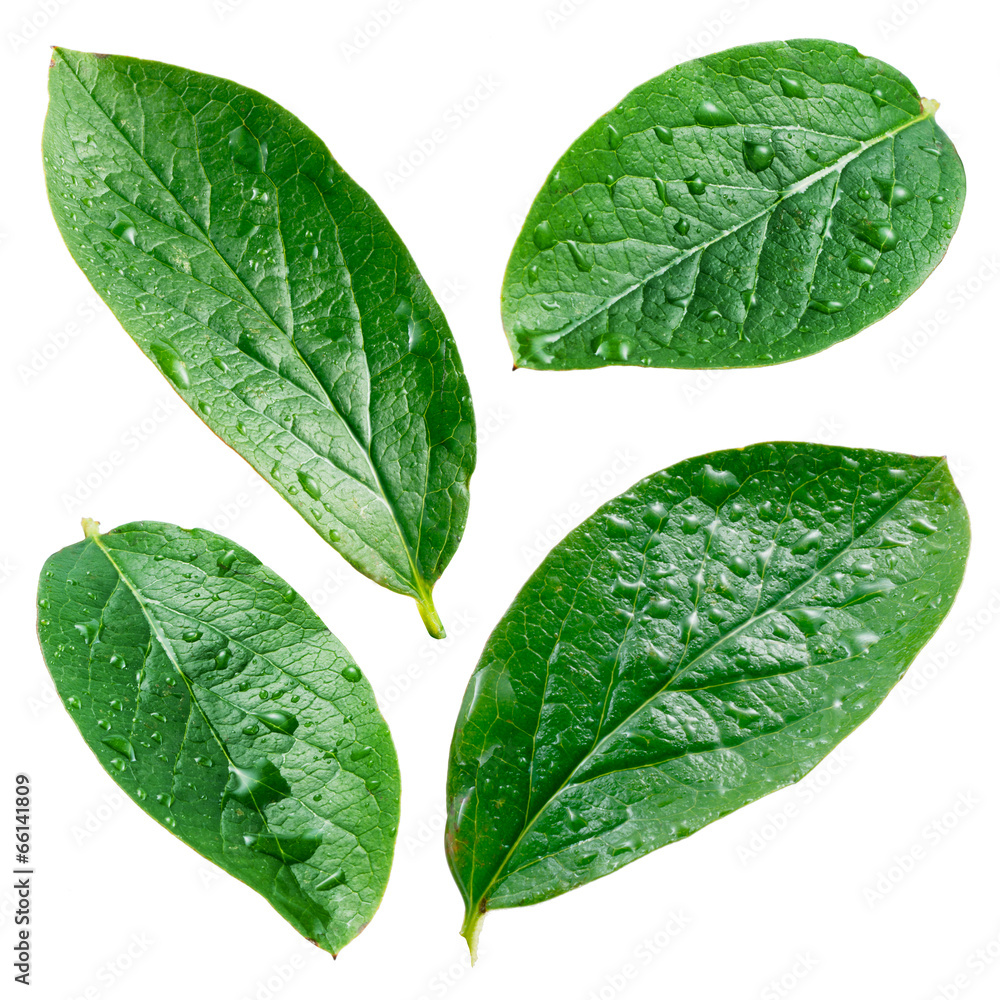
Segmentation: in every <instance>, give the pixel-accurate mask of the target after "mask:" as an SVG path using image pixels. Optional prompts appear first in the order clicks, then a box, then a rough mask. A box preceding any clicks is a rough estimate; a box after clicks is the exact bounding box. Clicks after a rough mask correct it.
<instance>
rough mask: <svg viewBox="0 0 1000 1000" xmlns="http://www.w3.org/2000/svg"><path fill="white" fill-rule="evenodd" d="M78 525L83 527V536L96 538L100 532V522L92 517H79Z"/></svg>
mask: <svg viewBox="0 0 1000 1000" xmlns="http://www.w3.org/2000/svg"><path fill="white" fill-rule="evenodd" d="M80 527H82V528H83V537H84V538H97V536H98V535H100V533H101V522H100V521H95V520H94V519H93V518H92V517H84V518H81V519H80Z"/></svg>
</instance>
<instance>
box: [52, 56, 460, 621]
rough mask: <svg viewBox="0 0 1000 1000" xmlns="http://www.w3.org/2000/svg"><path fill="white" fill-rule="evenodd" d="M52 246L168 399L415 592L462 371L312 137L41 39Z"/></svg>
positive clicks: (355, 195) (208, 87)
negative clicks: (139, 353) (55, 233)
mask: <svg viewBox="0 0 1000 1000" xmlns="http://www.w3.org/2000/svg"><path fill="white" fill-rule="evenodd" d="M49 93H50V104H49V113H48V116H47V117H46V121H45V134H44V140H43V151H44V155H45V176H46V182H47V185H48V192H49V201H50V203H51V206H52V211H53V214H54V215H55V218H56V222H57V223H58V225H59V229H60V231H61V233H62V236H63V239H64V240H65V241H66V245H67V246H68V247H69V250H70V253H71V254H72V255H73V258H74V260H76V262H77V264H79V266H80V267H81V269H82V270H83V272H84V273H85V274H86V276H87V278H88V279H89V280H90V282H91V284H92V285H93V286H94V288H95V289H96V291H97V292H98V294H99V295H100V296H101V297H102V298H103V299H104V301H105V302H107V304H108V305H109V306H110V307H111V310H112V311H113V312H114V314H115V316H116V317H117V318H118V320H119V321H120V322H121V324H122V326H124V327H125V330H126V331H127V332H128V334H129V335H130V336H131V337H132V339H133V340H134V341H135V342H136V343H137V344H138V345H139V347H141V348H142V350H143V351H144V352H145V353H146V355H147V356H148V357H149V358H150V359H151V360H152V361H153V362H154V363H155V364H156V365H157V367H158V368H159V369H160V371H161V372H163V374H164V375H165V376H166V377H167V378H168V379H169V380H170V382H171V384H172V385H173V387H174V388H175V389H176V390H177V392H178V393H179V394H180V396H181V397H182V398H183V399H184V401H185V402H186V403H187V404H188V405H189V406H190V407H191V408H192V409H193V410H194V411H195V413H196V414H197V415H198V416H199V417H200V418H201V419H202V420H203V421H204V422H205V423H206V424H207V425H208V426H209V427H210V428H211V429H212V430H213V431H214V432H215V433H216V434H217V435H218V436H219V437H220V438H221V439H222V440H223V441H225V442H226V444H228V445H229V446H230V447H231V448H233V449H235V450H236V451H237V452H238V453H239V454H240V455H242V456H243V458H245V459H246V460H247V461H248V462H249V463H250V464H251V465H252V466H253V467H254V468H255V469H256V470H257V471H258V472H259V473H260V474H261V476H263V477H264V479H266V480H267V482H268V483H270V485H271V486H273V487H274V488H275V489H276V490H277V491H278V492H279V493H280V494H281V496H282V497H284V498H285V500H287V501H288V502H289V503H290V504H291V505H292V506H293V507H294V508H295V509H296V510H297V511H298V512H299V513H300V514H301V515H302V517H304V518H305V519H306V521H308V523H309V524H310V525H312V527H313V528H315V529H316V531H318V532H319V534H320V535H321V536H322V537H323V539H324V540H325V541H326V542H328V543H329V544H331V545H333V547H334V548H335V549H337V551H338V552H340V553H341V554H342V555H343V556H344V557H345V558H346V559H347V560H348V561H349V562H350V563H351V564H352V565H353V566H354V567H355V568H357V569H358V570H360V571H361V572H362V573H364V574H365V575H366V576H369V577H371V579H373V580H375V581H376V582H377V583H380V584H382V585H383V586H385V587H388V588H390V589H391V590H395V591H397V592H399V593H401V594H408V595H410V596H411V597H414V598H415V599H416V600H417V602H418V604H419V607H420V611H421V615H422V616H423V618H424V621H425V623H426V624H427V627H428V630H429V631H430V632H431V633H432V634H434V635H437V636H438V637H440V636H441V635H443V629H442V626H441V622H440V619H439V618H438V616H437V612H436V611H435V610H434V605H433V602H432V600H431V590H432V588H433V586H434V583H435V581H436V580H437V579H438V577H440V575H441V573H442V572H443V571H444V568H445V567H446V566H447V565H448V562H449V560H450V559H451V557H452V555H454V552H455V550H456V548H457V547H458V543H459V540H460V539H461V536H462V531H463V529H464V526H465V519H466V514H467V511H468V503H469V477H470V476H471V475H472V470H473V467H474V465H475V426H474V419H473V414H472V402H471V399H470V396H469V388H468V384H467V383H466V380H465V375H464V373H463V371H462V364H461V360H460V358H459V356H458V350H457V348H456V346H455V342H454V340H453V339H452V336H451V332H450V330H449V329H448V324H447V322H446V320H445V318H444V315H443V314H442V312H441V309H440V308H439V306H438V304H437V302H436V301H435V300H434V296H433V295H432V294H431V292H430V290H429V289H428V287H427V285H426V283H425V282H424V279H423V278H422V277H421V275H420V272H419V271H418V270H417V267H416V264H414V262H413V259H412V257H411V256H410V254H409V253H408V251H407V249H406V247H405V246H404V245H403V242H402V240H400V238H399V236H398V235H397V234H396V232H395V231H394V230H393V228H392V227H391V226H390V225H389V222H388V220H387V219H386V218H385V216H384V215H383V214H382V213H381V211H379V209H378V206H377V205H376V204H375V203H374V202H373V201H372V199H371V197H369V195H368V194H367V193H366V192H365V191H363V190H362V189H361V188H360V187H359V186H358V185H357V184H356V183H355V182H354V181H353V180H352V179H351V178H350V177H349V176H348V175H347V174H346V173H345V172H344V170H343V169H342V168H341V167H340V165H339V164H338V163H337V162H336V160H334V159H333V157H332V156H331V154H330V151H329V150H328V149H327V148H326V146H325V145H324V144H323V142H322V140H320V138H319V137H318V136H317V135H315V134H314V133H313V132H312V131H310V130H309V129H308V128H306V126H305V125H303V124H302V122H300V121H299V120H298V119H297V118H295V117H294V116H293V115H291V114H290V113H289V112H288V111H286V110H285V109H284V108H282V107H281V106H280V105H278V104H276V103H275V102H274V101H272V100H270V99H269V98H267V97H265V96H264V95H263V94H259V93H257V92H255V91H252V90H249V89H247V88H246V87H241V86H239V85H238V84H236V83H232V82H231V81H229V80H222V79H220V78H218V77H214V76H207V75H205V74H203V73H195V72H193V71H191V70H186V69H182V68H180V67H178V66H169V65H166V64H164V63H156V62H147V61H144V60H139V59H130V58H126V57H123V56H100V57H98V56H95V55H92V54H87V53H83V52H73V51H70V50H66V49H56V50H55V53H54V55H53V63H52V69H51V71H50V74H49Z"/></svg>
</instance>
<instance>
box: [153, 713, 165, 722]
mask: <svg viewBox="0 0 1000 1000" xmlns="http://www.w3.org/2000/svg"><path fill="white" fill-rule="evenodd" d="M149 717H150V718H151V719H156V721H157V722H166V721H167V717H166V716H165V715H164V714H163V713H162V712H150V713H149Z"/></svg>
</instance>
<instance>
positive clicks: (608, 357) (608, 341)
mask: <svg viewBox="0 0 1000 1000" xmlns="http://www.w3.org/2000/svg"><path fill="white" fill-rule="evenodd" d="M633 346H634V345H633V344H632V341H631V340H629V339H628V338H627V337H604V338H603V339H602V340H601V342H600V343H599V344H598V345H597V349H596V350H595V351H594V353H595V354H596V355H597V356H598V357H599V358H604V360H605V361H609V362H612V363H613V362H619V363H621V362H625V361H628V358H629V354H630V353H631V351H632V348H633Z"/></svg>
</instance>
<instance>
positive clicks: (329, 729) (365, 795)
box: [38, 521, 399, 954]
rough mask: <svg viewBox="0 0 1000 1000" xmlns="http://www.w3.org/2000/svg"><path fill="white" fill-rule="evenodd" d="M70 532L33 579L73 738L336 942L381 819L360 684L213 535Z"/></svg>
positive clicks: (380, 776)
mask: <svg viewBox="0 0 1000 1000" xmlns="http://www.w3.org/2000/svg"><path fill="white" fill-rule="evenodd" d="M85 527H87V532H88V534H87V538H86V539H85V540H84V541H82V542H78V543H77V544H75V545H71V546H69V547H68V548H65V549H63V550H62V551H60V552H57V553H56V554H55V555H53V556H52V557H51V558H50V559H49V560H48V561H47V562H46V564H45V568H44V570H43V571H42V576H41V581H40V584H39V589H38V619H39V621H38V630H39V637H40V641H41V646H42V652H43V653H44V656H45V662H46V664H47V665H48V668H49V670H50V672H51V674H52V678H53V680H54V681H55V685H56V689H57V691H58V692H59V696H60V698H61V699H62V701H63V703H64V704H65V706H66V708H67V709H68V710H69V712H70V715H71V716H72V718H73V721H74V722H75V723H76V725H77V726H78V728H79V730H80V733H81V734H82V736H83V738H84V739H85V740H86V741H87V744H88V745H89V747H90V749H91V750H92V751H93V752H94V754H95V755H96V756H97V759H98V760H99V761H100V763H101V766H102V767H103V768H104V769H105V770H106V771H107V772H108V774H110V775H111V777H112V778H113V779H114V780H115V781H116V782H117V783H118V785H119V786H121V788H122V789H123V791H125V792H126V793H127V794H128V795H129V797H130V798H132V800H133V801H135V802H136V803H137V804H138V805H139V806H141V807H142V808H143V809H144V810H145V811H146V812H147V813H149V815H150V816H152V817H153V819H155V820H156V821H157V822H158V823H160V824H162V825H163V826H165V827H167V828H168V829H169V830H170V831H171V832H172V833H174V834H176V835H177V836H178V837H179V838H180V839H181V840H183V841H184V842H185V843H186V844H189V845H190V846H191V847H193V848H194V849H195V850H196V851H198V852H199V853H200V854H202V855H204V857H206V858H208V859H209V860H210V861H213V862H215V864H217V865H219V866H220V867H221V868H223V869H225V871H227V872H229V873H230V874H231V875H234V876H235V877H236V878H238V879H239V880H240V881H242V882H245V883H246V884H247V885H248V886H250V887H251V888H252V889H255V890H256V891H257V892H259V893H260V894H261V895H262V896H264V898H265V899H267V901H268V902H269V903H271V905H272V906H274V908H275V909H276V910H277V911H278V912H279V913H280V914H281V915H282V916H283V917H284V918H285V919H286V920H287V921H288V922H289V923H290V924H292V926H293V927H295V929H296V930H298V931H299V932H300V933H301V934H304V935H305V936H306V937H307V938H310V939H311V940H313V941H315V942H316V944H318V945H319V946H320V947H321V948H324V949H326V950H327V951H330V952H332V953H333V954H336V953H337V952H338V951H340V949H341V948H342V947H343V946H344V945H345V944H347V943H348V942H349V941H350V940H351V939H352V938H354V937H355V936H356V935H357V934H358V933H359V932H360V931H361V930H362V929H363V928H364V926H365V925H366V924H367V923H368V921H369V920H370V919H371V917H372V915H373V914H374V912H375V910H376V908H377V907H378V904H379V901H380V900H381V898H382V893H383V891H384V890H385V885H386V880H387V879H388V877H389V867H390V864H391V861H392V851H393V844H394V841H395V837H396V829H397V826H398V823H399V771H398V767H397V764H396V754H395V750H394V749H393V745H392V739H391V738H390V736H389V730H388V727H387V726H386V724H385V721H384V720H383V718H382V716H381V715H380V714H379V711H378V708H377V706H376V704H375V698H374V695H373V694H372V689H371V686H370V685H369V684H368V681H367V680H365V678H364V677H363V676H362V674H361V671H360V670H359V669H358V666H357V664H356V663H355V662H354V660H353V659H351V656H350V654H349V653H348V652H347V650H345V649H344V647H343V646H342V645H341V644H340V643H339V642H338V641H337V639H336V638H334V636H332V635H331V634H330V632H329V631H328V630H327V629H326V627H325V626H324V625H323V623H322V622H321V621H320V620H319V618H318V617H317V616H316V615H315V614H314V612H313V611H312V610H311V609H310V608H309V606H308V605H307V604H306V603H305V601H303V600H302V598H301V597H300V596H299V595H298V594H296V593H295V592H294V591H293V590H292V589H291V587H289V586H288V585H287V584H286V583H285V582H284V581H283V580H281V579H279V578H278V577H277V576H276V575H275V574H274V573H273V572H271V570H269V569H268V568H267V567H266V566H262V565H261V564H260V562H259V561H258V560H257V559H256V558H255V557H254V556H253V555H251V554H250V553H249V552H247V551H246V550H245V549H242V548H240V547H239V546H238V545H235V544H233V543H232V542H231V541H229V540H228V539H226V538H223V537H221V536H220V535H215V534H212V533H211V532H208V531H198V530H194V531H187V530H184V529H182V528H178V527H175V526H174V525H170V524H160V523H156V522H151V521H146V522H138V523H135V524H128V525H125V526H123V527H121V528H117V529H116V530H114V531H111V532H108V533H107V534H103V535H98V534H97V532H96V528H97V526H96V524H94V523H93V522H85ZM82 913H83V911H82V910H81V914H82Z"/></svg>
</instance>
